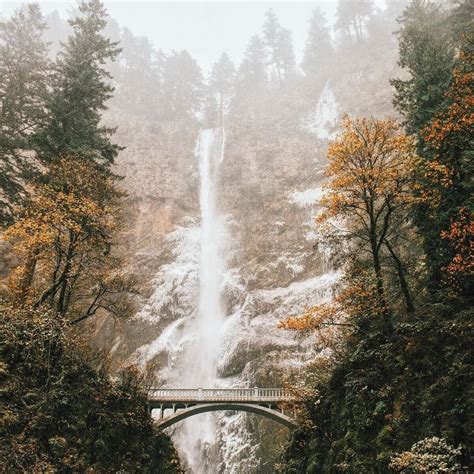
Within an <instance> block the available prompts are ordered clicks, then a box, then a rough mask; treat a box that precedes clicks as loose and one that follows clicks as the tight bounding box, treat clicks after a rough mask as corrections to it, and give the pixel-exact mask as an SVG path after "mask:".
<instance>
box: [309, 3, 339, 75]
mask: <svg viewBox="0 0 474 474" xmlns="http://www.w3.org/2000/svg"><path fill="white" fill-rule="evenodd" d="M332 54H333V48H332V45H331V38H330V36H329V30H328V27H327V24H326V18H325V16H324V14H323V13H322V11H321V10H320V9H319V8H315V9H314V10H313V15H312V17H311V20H310V26H309V31H308V38H307V40H306V45H305V50H304V57H303V63H302V67H303V71H304V73H305V75H306V76H307V77H310V78H313V77H315V76H316V75H318V74H319V73H321V72H322V70H324V69H325V68H326V67H327V65H328V62H329V61H330V59H331V55H332Z"/></svg>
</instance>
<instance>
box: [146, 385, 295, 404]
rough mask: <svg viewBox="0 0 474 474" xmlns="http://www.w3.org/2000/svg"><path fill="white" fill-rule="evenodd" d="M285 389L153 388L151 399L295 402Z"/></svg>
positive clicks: (196, 401) (197, 401)
mask: <svg viewBox="0 0 474 474" xmlns="http://www.w3.org/2000/svg"><path fill="white" fill-rule="evenodd" d="M293 398H294V397H293V396H292V394H291V393H290V391H289V390H287V389H284V388H196V389H191V388H179V389H177V388H152V389H150V390H149V399H150V401H153V402H155V403H160V402H181V403H209V402H211V403H212V402H244V403H278V402H289V401H291V400H293Z"/></svg>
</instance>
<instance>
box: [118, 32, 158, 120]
mask: <svg viewBox="0 0 474 474" xmlns="http://www.w3.org/2000/svg"><path fill="white" fill-rule="evenodd" d="M120 44H121V46H122V48H123V49H122V52H121V54H120V60H119V61H117V63H116V67H117V73H116V75H115V76H116V78H117V83H118V91H117V99H118V100H119V101H121V103H122V104H123V105H124V106H125V107H126V109H127V111H129V112H133V113H134V114H135V115H141V116H144V117H148V118H151V117H155V118H157V117H158V115H159V112H160V106H161V100H162V97H161V80H162V79H161V76H162V73H163V62H164V56H163V54H162V53H161V52H157V51H155V49H154V48H153V45H152V44H151V43H150V41H149V40H148V38H146V37H139V36H135V35H134V34H133V33H132V32H131V31H130V30H129V29H127V28H124V29H123V33H122V38H121V42H120Z"/></svg>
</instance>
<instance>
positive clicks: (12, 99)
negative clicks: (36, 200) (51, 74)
mask: <svg viewBox="0 0 474 474" xmlns="http://www.w3.org/2000/svg"><path fill="white" fill-rule="evenodd" d="M45 28H46V25H45V23H44V20H43V17H42V15H41V11H40V9H39V6H38V5H37V4H32V5H28V6H26V7H23V8H21V9H18V10H17V11H16V12H15V13H14V14H13V16H12V17H11V19H10V20H9V21H4V22H0V123H1V127H0V225H3V224H6V223H10V222H11V220H12V218H13V215H14V206H15V205H16V204H18V203H19V202H21V200H22V198H23V197H24V195H25V189H24V179H25V177H27V176H28V175H30V174H31V172H32V170H33V169H34V162H33V160H32V159H28V154H29V151H30V149H31V144H30V140H29V137H30V135H31V133H33V132H34V131H35V130H36V129H37V128H38V126H39V125H40V124H41V123H42V122H43V121H44V119H45V114H44V102H45V99H46V87H47V72H48V60H47V48H46V44H45V43H44V41H43V39H42V36H43V33H44V30H45Z"/></svg>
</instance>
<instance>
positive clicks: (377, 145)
mask: <svg viewBox="0 0 474 474" xmlns="http://www.w3.org/2000/svg"><path fill="white" fill-rule="evenodd" d="M328 159H329V165H328V167H327V169H326V175H327V176H328V177H329V182H328V183H327V185H326V186H325V188H326V193H325V196H324V197H323V198H322V199H321V202H320V204H321V206H322V212H321V213H320V214H319V216H318V217H317V219H316V221H317V223H319V224H325V225H326V228H327V229H328V231H329V235H330V237H331V238H333V239H334V238H337V239H340V240H342V241H344V242H345V245H346V248H347V249H349V251H350V252H351V253H352V255H353V256H354V255H356V254H359V255H363V254H364V253H365V254H367V255H368V256H369V261H370V265H369V267H370V268H371V271H372V274H373V276H374V281H375V291H376V298H377V300H378V304H379V306H380V307H381V308H383V312H384V314H385V315H386V316H388V315H389V313H390V310H389V304H388V302H387V298H386V290H385V282H384V274H383V270H382V266H383V261H384V259H385V260H388V261H390V262H391V264H392V266H393V268H394V269H395V272H396V274H397V278H398V281H399V284H400V289H401V292H402V294H403V298H404V300H405V304H406V308H407V310H408V311H409V312H412V311H413V310H414V304H413V298H412V296H411V293H410V288H409V285H408V281H407V271H406V268H405V265H404V263H403V262H402V259H401V257H400V252H399V250H398V246H399V245H398V244H399V240H400V238H401V236H402V234H403V232H405V231H408V230H409V228H410V221H409V214H410V210H411V209H412V206H413V205H414V204H415V203H417V202H420V201H426V200H429V199H430V198H432V196H430V195H429V193H427V192H426V190H425V189H423V188H421V187H420V186H419V184H418V182H419V181H418V179H417V177H418V176H419V174H420V173H421V172H425V173H427V172H428V171H430V172H438V171H439V170H428V169H425V170H423V168H422V166H421V165H422V163H421V160H420V158H419V157H418V156H417V154H416V151H415V143H414V140H413V138H411V137H409V136H407V135H405V134H404V133H403V132H402V131H401V130H400V127H399V125H398V124H397V123H396V122H395V121H393V120H374V119H365V118H355V119H352V118H349V117H347V116H346V117H345V118H344V120H343V131H342V133H341V134H340V135H339V136H338V138H337V139H336V140H335V141H334V142H332V143H331V145H330V147H329V151H328Z"/></svg>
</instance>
